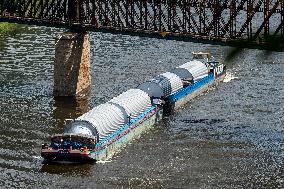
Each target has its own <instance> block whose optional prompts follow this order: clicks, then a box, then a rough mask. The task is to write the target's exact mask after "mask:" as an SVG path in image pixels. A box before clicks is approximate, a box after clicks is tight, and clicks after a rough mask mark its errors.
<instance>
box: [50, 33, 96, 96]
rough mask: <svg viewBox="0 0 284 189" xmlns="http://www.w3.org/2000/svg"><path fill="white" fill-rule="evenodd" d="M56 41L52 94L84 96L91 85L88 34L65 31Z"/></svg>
mask: <svg viewBox="0 0 284 189" xmlns="http://www.w3.org/2000/svg"><path fill="white" fill-rule="evenodd" d="M56 41H57V42H56V44H55V63H54V90H53V94H54V96H56V97H57V96H74V97H75V96H85V95H86V93H88V92H89V90H90V86H91V73H90V72H91V68H90V67H91V66H90V41H89V34H88V33H71V32H67V33H64V34H62V35H61V36H60V37H59V38H58V39H57V40H56Z"/></svg>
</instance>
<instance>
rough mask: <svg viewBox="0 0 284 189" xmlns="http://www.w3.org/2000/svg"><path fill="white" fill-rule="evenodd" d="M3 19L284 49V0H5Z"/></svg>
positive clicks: (0, 7)
mask: <svg viewBox="0 0 284 189" xmlns="http://www.w3.org/2000/svg"><path fill="white" fill-rule="evenodd" d="M0 21H3V22H14V23H23V24H32V25H43V26H51V27H64V28H70V29H73V30H75V31H102V32H111V33H122V34H130V35H142V36H148V37H156V38H166V39H176V40H183V41H196V42H205V43H214V44H224V45H233V46H234V45H236V46H243V47H251V48H263V49H272V50H276V51H283V50H284V42H283V41H284V0H235V1H233V0H1V2H0Z"/></svg>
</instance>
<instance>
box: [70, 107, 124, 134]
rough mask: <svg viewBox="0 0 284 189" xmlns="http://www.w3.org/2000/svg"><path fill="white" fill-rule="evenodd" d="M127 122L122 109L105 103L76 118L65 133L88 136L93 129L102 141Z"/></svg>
mask: <svg viewBox="0 0 284 189" xmlns="http://www.w3.org/2000/svg"><path fill="white" fill-rule="evenodd" d="M127 122H128V117H127V113H126V112H125V110H124V109H123V108H121V107H120V106H119V105H116V104H111V103H105V104H101V105H99V106H97V107H95V108H93V109H92V110H91V111H89V112H87V113H85V114H83V115H82V116H80V117H78V118H77V119H76V120H75V121H74V122H73V123H71V126H69V127H67V128H66V129H65V133H74V132H75V133H76V134H89V135H90V133H93V132H91V129H92V128H95V130H96V131H97V133H98V134H99V138H100V139H102V138H105V137H106V136H107V135H109V134H110V133H111V132H113V131H115V130H116V129H118V128H119V127H121V126H123V125H124V124H126V123H127ZM87 124H88V126H86V125H87ZM88 130H89V131H88ZM92 135H93V134H92Z"/></svg>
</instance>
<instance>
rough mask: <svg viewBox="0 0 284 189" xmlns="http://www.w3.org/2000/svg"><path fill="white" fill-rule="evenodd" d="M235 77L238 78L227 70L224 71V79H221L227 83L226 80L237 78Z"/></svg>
mask: <svg viewBox="0 0 284 189" xmlns="http://www.w3.org/2000/svg"><path fill="white" fill-rule="evenodd" d="M237 78H238V77H235V76H234V75H233V74H232V73H229V72H227V73H226V76H225V78H224V80H223V82H225V83H228V82H230V81H231V80H233V79H237Z"/></svg>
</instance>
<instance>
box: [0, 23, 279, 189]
mask: <svg viewBox="0 0 284 189" xmlns="http://www.w3.org/2000/svg"><path fill="white" fill-rule="evenodd" d="M61 32H63V30H60V29H54V28H46V27H26V28H25V29H24V32H22V33H17V34H14V35H8V36H0V107H1V108H0V116H1V119H0V128H1V134H0V184H1V186H0V188H284V183H283V182H284V180H283V179H284V178H283V177H284V173H283V170H284V160H283V157H284V109H283V107H284V88H283V85H284V53H279V52H267V51H261V50H251V49H243V50H240V51H239V53H237V54H235V56H233V57H228V56H230V53H231V52H232V50H233V48H231V47H225V46H218V45H206V44H199V43H190V42H179V41H167V40H162V39H151V38H143V37H133V36H131V37H130V36H126V35H113V34H106V33H91V34H90V35H91V51H92V61H91V64H92V80H93V84H92V90H91V94H90V96H88V97H86V98H84V99H80V100H72V99H54V97H53V95H52V93H53V59H54V44H55V43H56V41H55V39H54V38H55V37H56V36H57V35H58V34H60V33H61ZM192 51H209V52H211V53H212V54H213V55H214V56H215V57H216V58H217V59H219V60H221V61H224V62H225V64H226V65H227V67H228V76H227V77H226V80H225V82H224V83H222V84H221V85H219V86H217V87H216V88H215V89H214V90H212V91H210V92H208V93H206V94H204V95H202V96H200V97H198V98H196V99H194V100H193V101H192V102H190V103H188V104H187V105H185V106H184V107H182V108H181V109H179V110H178V111H175V112H174V113H173V114H171V115H169V116H168V117H166V118H165V119H164V120H163V121H162V122H160V123H159V124H158V126H157V128H155V129H153V130H152V131H151V132H149V133H147V134H144V135H143V136H142V137H141V138H140V139H139V140H135V141H133V142H131V143H130V144H129V145H128V146H127V147H126V148H124V149H123V150H122V151H121V152H120V153H119V154H117V155H115V157H114V158H112V159H111V160H110V161H106V162H98V163H96V164H84V165H43V164H42V158H41V157H40V150H41V144H42V143H44V142H48V138H49V137H50V136H51V135H53V134H56V133H61V132H62V131H63V128H64V124H65V123H66V122H68V119H73V118H76V117H78V116H79V115H81V114H83V113H85V112H86V111H88V110H89V109H90V108H91V107H94V106H96V105H98V104H101V103H103V102H106V101H108V100H109V99H111V98H112V97H114V96H116V95H118V94H120V93H122V92H123V91H125V90H127V89H130V88H134V87H136V86H137V85H138V84H139V83H141V82H143V81H145V80H146V79H149V78H151V77H152V76H155V75H157V74H159V73H163V72H165V71H168V70H170V69H171V68H173V67H175V66H178V65H181V64H183V63H185V62H186V61H187V60H190V59H191V57H192V56H191V52H192Z"/></svg>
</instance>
